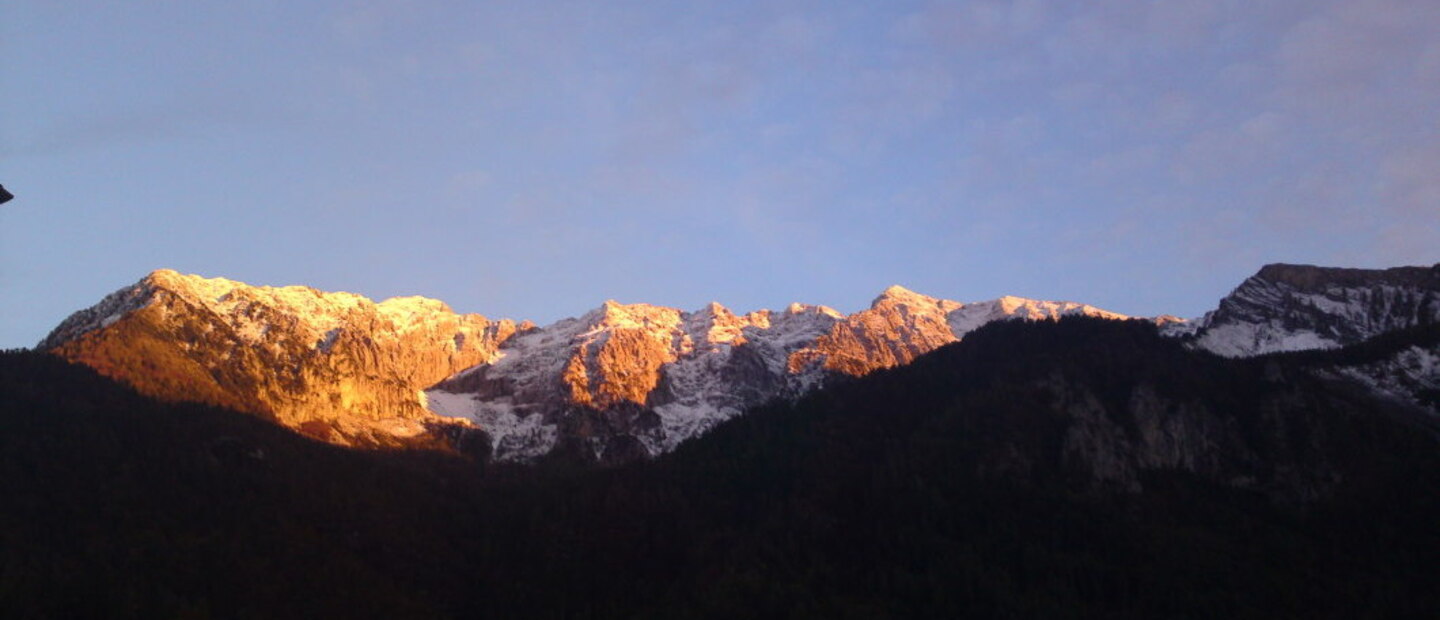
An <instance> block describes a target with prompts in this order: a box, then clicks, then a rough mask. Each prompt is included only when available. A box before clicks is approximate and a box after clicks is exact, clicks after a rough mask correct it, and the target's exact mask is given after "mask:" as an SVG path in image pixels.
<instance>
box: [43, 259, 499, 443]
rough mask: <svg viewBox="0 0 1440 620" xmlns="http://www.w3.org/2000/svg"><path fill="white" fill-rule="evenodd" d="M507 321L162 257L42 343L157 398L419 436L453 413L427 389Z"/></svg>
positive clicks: (347, 438) (369, 434) (344, 430)
mask: <svg viewBox="0 0 1440 620" xmlns="http://www.w3.org/2000/svg"><path fill="white" fill-rule="evenodd" d="M515 331H516V326H515V325H514V323H513V322H510V321H490V320H488V319H486V318H485V317H483V316H479V315H473V314H472V315H457V314H455V313H454V312H452V311H451V310H450V309H449V308H448V307H447V306H445V304H443V303H441V302H438V301H435V300H431V299H424V298H420V297H409V298H397V299H391V300H387V301H384V302H381V303H378V304H377V303H375V302H372V301H370V300H369V299H366V298H364V297H361V296H359V295H352V294H349V293H323V292H320V291H316V290H314V289H310V288H306V287H298V286H294V287H284V288H270V287H252V286H248V285H246V284H243V283H240V282H235V281H231V280H225V279H223V278H215V279H206V278H201V277H198V276H186V275H181V274H178V273H176V272H173V271H167V270H162V271H156V272H154V273H152V274H150V275H148V276H147V277H145V278H144V279H143V280H141V281H140V282H138V283H136V284H135V285H133V286H130V287H126V288H124V289H121V290H120V291H117V292H115V293H114V294H112V295H110V296H109V297H107V298H106V299H105V300H103V301H102V302H101V303H100V304H97V305H96V306H95V307H93V308H90V309H87V310H82V311H80V312H77V313H76V314H75V315H72V316H71V317H70V318H69V319H67V320H66V321H65V322H63V323H62V324H61V325H60V326H59V327H57V328H56V329H55V330H54V331H53V332H52V333H51V334H50V335H49V336H48V337H47V338H46V339H45V340H44V341H42V342H41V343H40V345H39V348H40V349H42V350H48V351H52V352H54V353H56V354H58V355H60V356H62V357H65V358H67V359H70V360H72V361H76V362H79V363H82V364H86V365H88V366H91V367H94V368H95V369H97V370H99V371H100V372H101V373H102V374H105V375H107V376H110V377H113V378H116V379H119V380H121V381H124V382H126V383H129V384H130V385H132V386H134V387H135V388H136V389H138V390H139V391H141V392H143V393H145V394H147V395H150V396H154V397H157V398H161V399H166V400H187V401H199V402H205V403H210V404H215V405H220V406H225V407H231V408H234V409H237V410H241V411H245V412H249V413H254V414H257V415H261V416H265V417H269V418H272V419H274V420H275V421H276V422H278V423H280V424H282V425H285V426H288V427H291V428H295V429H297V430H301V431H302V432H305V433H307V434H310V435H312V436H314V437H316V438H319V439H324V440H328V441H331V442H334V443H339V444H345V445H361V446H386V445H405V444H413V443H426V442H429V441H431V440H432V439H433V437H432V436H434V435H436V433H440V432H441V431H443V428H442V427H447V426H455V425H456V421H454V420H451V419H447V418H441V417H439V416H436V415H434V414H432V413H430V412H429V411H428V410H427V409H426V408H425V406H424V403H423V400H422V398H423V396H422V394H423V393H422V390H424V389H425V388H427V387H429V386H431V385H433V384H434V383H436V382H438V381H440V380H441V379H444V378H445V377H448V376H450V375H452V374H454V373H456V372H458V371H460V370H462V369H464V368H467V367H470V366H474V365H475V364H479V363H483V362H486V361H489V360H490V359H492V358H493V357H494V355H495V352H496V350H497V349H498V348H499V345H500V344H501V343H502V342H504V341H505V340H506V339H508V338H509V337H510V336H512V335H513V334H514V333H515ZM440 434H443V433H440Z"/></svg>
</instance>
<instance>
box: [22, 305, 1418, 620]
mask: <svg viewBox="0 0 1440 620" xmlns="http://www.w3.org/2000/svg"><path fill="white" fill-rule="evenodd" d="M1437 333H1440V332H1436V330H1435V327H1434V326H1430V327H1428V328H1424V329H1417V330H1411V331H1409V332H1403V333H1397V334H1392V335H1388V336H1385V337H1382V339H1376V340H1375V341H1371V342H1368V343H1362V344H1361V345H1357V346H1356V347H1351V348H1348V349H1345V350H1341V351H1335V352H1324V353H1313V354H1290V355H1271V356H1265V357H1260V358H1255V359H1249V360H1229V359H1223V358H1219V357H1215V356H1213V355H1209V354H1205V353H1197V352H1194V351H1190V350H1187V349H1185V348H1184V347H1183V346H1182V344H1181V343H1179V342H1177V341H1174V340H1169V339H1164V338H1161V337H1160V336H1158V335H1157V333H1156V330H1155V327H1154V326H1153V325H1150V324H1147V323H1143V322H1136V321H1132V322H1121V321H1104V320H1094V319H1083V318H1076V319H1065V320H1061V321H1059V322H1035V323H1026V322H1018V321H1015V322H999V323H993V324H990V325H987V326H986V327H984V328H981V329H980V330H977V331H975V332H973V333H971V334H970V335H968V336H967V337H966V338H965V340H964V341H962V342H959V343H956V344H953V345H949V346H946V347H943V348H941V349H939V350H937V351H935V352H933V353H931V354H929V355H926V356H924V357H922V358H920V359H919V360H917V361H915V362H914V363H912V364H909V365H907V366H903V367H898V368H894V369H890V370H883V371H880V372H876V373H873V374H871V375H869V376H866V377H863V378H859V379H855V380H850V381H846V382H843V383H840V384H837V385H832V386H830V387H828V388H826V389H824V390H822V391H819V392H815V393H812V394H811V395H810V396H808V397H805V398H803V399H801V400H799V401H798V402H795V403H773V404H771V405H768V406H764V407H760V408H758V409H755V410H753V411H751V412H749V413H747V414H746V415H743V416H741V417H739V418H736V419H734V420H731V421H729V422H726V423H724V424H722V425H721V426H719V427H718V428H716V429H715V430H713V431H712V432H710V433H708V434H706V435H704V436H702V437H700V438H698V439H695V440H692V441H689V442H687V443H685V444H683V445H682V446H681V447H680V448H679V449H678V450H677V451H675V452H674V453H671V454H668V455H666V456H663V457H660V458H658V459H654V460H651V461H643V462H637V463H632V464H629V465H625V466H619V467H612V468H595V467H592V466H587V465H584V464H580V463H575V462H567V461H566V460H565V459H563V458H554V459H551V460H549V461H546V462H542V463H537V464H534V465H529V466H520V465H501V464H494V463H483V462H479V461H476V460H473V459H470V458H465V457H461V456H456V455H452V454H444V453H438V452H418V451H417V452H381V451H355V450H347V449H344V448H338V447H335V446H331V445H327V444H322V443H318V442H315V441H312V440H309V439H306V438H304V437H302V436H300V435H297V434H294V433H292V432H290V431H287V430H284V429H282V428H279V427H276V426H274V425H273V424H271V423H269V422H266V421H264V420H260V419H258V418H255V417H251V416H246V415H242V414H237V413H233V412H229V411H225V410H221V409H215V408H208V407H202V406H197V405H184V404H166V403H159V402H156V401H152V400H148V399H146V398H143V397H141V396H139V395H137V394H135V393H134V392H133V391H131V390H130V389H128V388H126V387H124V386H121V385H118V384H115V383H113V382H111V381H109V380H106V379H104V378H102V377H100V376H99V375H97V374H95V373H94V372H93V371H91V370H89V369H87V368H84V367H81V366H74V365H70V364H67V363H65V362H63V361H61V360H59V359H57V358H54V357H51V356H48V355H45V354H41V353H35V352H29V351H12V352H7V353H4V354H0V616H4V617H7V618H8V617H14V618H62V617H63V618H72V617H73V618H78V617H107V618H172V617H173V618H276V617H294V618H300V617H304V618H319V617H377V618H378V617H383V618H437V617H440V618H443V617H454V618H656V619H659V618H665V619H671V618H722V617H724V618H735V617H757V618H758V617H777V618H785V617H789V618H817V617H824V618H965V617H974V618H1090V617H1096V618H1100V617H1103V618H1216V617H1232V618H1276V617H1335V618H1355V617H1415V618H1420V617H1437V616H1440V562H1436V560H1437V558H1440V529H1437V528H1436V527H1435V526H1434V524H1435V523H1437V522H1440V442H1437V439H1436V438H1437V433H1436V428H1435V424H1434V422H1433V420H1432V419H1431V418H1429V417H1427V416H1425V415H1424V414H1422V413H1421V412H1420V411H1419V410H1418V409H1414V408H1412V407H1410V406H1407V405H1404V404H1402V403H1398V402H1387V401H1382V400H1379V399H1377V398H1376V397H1374V396H1372V395H1370V394H1369V393H1362V392H1361V391H1360V390H1357V389H1355V388H1354V387H1353V386H1352V385H1350V384H1345V383H1341V382H1335V381H1331V380H1328V379H1326V378H1325V375H1324V373H1317V372H1312V369H1313V368H1316V367H1318V366H1321V365H1325V364H1334V363H1338V362H1339V361H1341V360H1352V361H1353V360H1364V359H1369V358H1370V357H1375V356H1380V355H1383V354H1384V352H1385V351H1388V350H1393V349H1394V348H1395V347H1404V346H1409V345H1410V344H1412V343H1414V342H1420V341H1424V342H1433V341H1434V339H1435V338H1436V337H1437ZM1367 356H1369V357H1367ZM1197 446H1198V447H1197Z"/></svg>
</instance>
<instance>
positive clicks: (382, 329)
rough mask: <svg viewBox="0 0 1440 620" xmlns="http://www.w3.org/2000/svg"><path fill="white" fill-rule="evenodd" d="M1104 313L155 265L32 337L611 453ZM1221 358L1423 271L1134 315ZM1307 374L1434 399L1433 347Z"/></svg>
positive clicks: (1423, 317) (206, 387)
mask: <svg viewBox="0 0 1440 620" xmlns="http://www.w3.org/2000/svg"><path fill="white" fill-rule="evenodd" d="M1073 315H1083V316H1092V317H1100V318H1106V319H1124V318H1127V317H1125V316H1123V315H1120V314H1116V313H1113V312H1108V311H1105V310H1101V309H1099V308H1095V307H1093V306H1088V305H1084V304H1079V303H1073V302H1052V301H1037V300H1031V299H1024V298H1019V297H1002V298H1000V299H995V300H991V301H983V302H975V303H962V302H958V301H952V300H946V299H940V298H935V297H929V296H926V295H922V294H919V293H916V292H914V291H910V290H908V289H905V288H903V287H899V286H895V287H891V288H889V289H886V290H885V291H884V292H882V293H881V294H880V295H879V296H878V297H876V298H875V299H874V300H873V301H872V303H871V305H870V307H869V308H867V309H865V310H861V311H859V312H855V313H853V314H850V315H848V316H847V315H844V314H842V313H840V312H837V311H835V310H833V309H831V308H827V307H824V306H813V305H804V304H792V305H791V306H789V307H788V308H786V309H784V310H779V311H772V310H759V311H755V312H749V313H745V314H738V313H736V312H733V311H731V310H730V309H728V308H726V307H724V306H722V305H720V304H718V303H712V304H709V305H707V306H705V307H703V308H700V309H698V310H695V311H690V312H687V311H682V310H680V309H677V308H667V307H662V306H654V305H649V304H622V303H618V302H615V301H607V302H605V303H604V304H602V305H601V306H600V307H598V308H595V309H594V310H592V311H590V312H588V313H585V314H583V315H581V316H578V317H575V318H570V319H564V320H561V321H557V322H556V323H554V324H552V325H548V326H545V327H536V326H534V325H533V324H530V323H528V322H525V323H518V324H517V323H516V322H514V321H511V320H490V319H487V318H485V317H483V316H480V315H474V314H466V315H462V314H456V313H454V312H453V311H452V310H450V308H449V307H448V306H445V304H443V303H441V302H439V301H436V300H432V299H425V298H420V297H407V298H397V299H391V300H386V301H382V302H379V303H376V302H372V301H370V300H368V299H365V298H364V297H361V296H358V295H353V294H349V293H325V292H321V291H317V290H314V289H310V288H307V287H282V288H271V287H254V286H249V285H246V284H243V283H240V282H235V281H231V280H226V279H223V278H213V279H207V278H202V277H199V276H185V275H181V274H179V273H176V272H174V271H168V270H161V271H157V272H154V273H152V274H150V275H148V276H147V277H146V278H144V279H142V280H141V281H140V282H138V283H137V284H135V285H133V286H130V287H126V288H124V289H121V290H120V291H117V292H115V293H114V294H112V295H110V296H108V297H106V298H105V299H103V300H102V301H101V302H100V303H98V304H96V305H95V306H94V307H91V308H89V309H86V310H82V311H80V312H77V313H75V314H74V315H72V316H71V317H70V318H68V319H66V320H65V321H64V322H63V323H61V324H60V325H59V326H58V327H57V328H56V329H55V330H54V331H53V332H52V333H51V334H50V335H49V336H48V337H47V338H46V339H45V340H44V341H42V342H41V343H40V345H39V347H38V348H39V349H41V350H46V351H52V352H54V353H57V354H59V355H61V356H63V357H65V358H67V359H71V360H73V361H77V362H80V363H84V364H86V365H89V366H92V367H94V368H96V369H97V370H99V371H100V372H102V373H103V374H106V375H108V376H111V377H113V378H117V379H121V380H123V381H125V382H127V383H130V384H131V385H134V386H136V387H137V388H139V389H140V391H142V392H144V393H146V394H148V395H151V396H156V397H160V398H162V399H167V400H191V401H200V402H205V403H210V404H217V405H222V406H226V407H231V408H235V409H238V410H241V411H246V412H249V413H252V414H256V415H260V416H263V417H267V418H271V419H273V420H275V421H276V422H278V423H280V424H282V425H285V426H288V427H291V428H294V429H297V430H300V431H301V432H304V433H306V434H309V435H311V436H313V437H316V438H320V439H324V440H327V441H331V442H334V443H339V444H344V445H358V446H389V445H417V444H418V445H449V446H452V447H455V446H463V447H464V449H466V450H467V451H479V452H484V453H488V454H490V455H492V456H493V457H495V458H498V459H502V460H518V461H526V460H533V459H535V458H539V457H542V456H546V455H550V454H555V453H565V454H570V455H573V456H578V457H580V458H582V459H586V460H600V461H611V462H613V461H624V460H630V459H634V458H640V457H645V456H653V455H656V454H660V453H663V452H666V451H669V450H671V449H674V448H675V447H676V446H677V445H678V444H679V443H680V442H682V441H684V440H685V439H688V438H691V437H695V436H697V435H699V434H701V433H704V432H705V431H707V430H708V429H710V428H712V427H714V426H715V425H716V424H718V423H720V422H722V421H724V420H726V419H729V418H731V417H733V416H735V415H738V414H739V413H741V412H742V411H745V410H746V409H748V408H751V407H754V406H756V405H759V404H762V403H764V402H767V401H769V400H772V399H782V400H790V399H794V398H796V397H798V396H800V395H803V394H805V393H808V392H809V391H811V390H813V389H815V388H817V387H819V386H822V385H824V384H826V383H828V382H831V381H833V380H834V379H836V378H839V377H850V376H859V375H864V374H867V373H869V372H872V371H875V370H877V369H881V368H887V367H893V366H897V365H902V364H908V363H909V362H911V361H912V360H914V359H915V358H917V357H918V356H920V355H923V354H925V353H928V352H930V351H933V350H935V349H937V348H939V347H941V346H944V345H946V344H949V343H951V342H955V341H957V340H959V339H962V338H964V337H965V335H966V334H968V333H969V332H971V331H973V330H975V329H977V328H979V327H981V326H983V325H986V324H989V323H992V322H994V321H1000V320H1010V319H1054V318H1058V317H1062V316H1073ZM1151 320H1152V321H1153V322H1155V323H1156V324H1158V325H1160V327H1161V331H1162V333H1166V334H1168V335H1172V336H1176V337H1179V338H1182V339H1183V340H1185V341H1186V342H1187V345H1188V346H1190V347H1192V348H1197V349H1202V350H1206V351H1210V352H1212V353H1217V354H1220V355H1223V356H1227V357H1249V356H1254V355H1260V354H1265V353H1272V352H1283V351H1293V350H1301V349H1326V348H1334V347H1338V346H1342V345H1347V344H1353V343H1356V342H1361V341H1364V340H1367V339H1369V338H1373V337H1375V336H1377V335H1380V334H1385V333H1389V332H1393V331H1394V330H1400V329H1406V328H1413V327H1416V326H1425V325H1431V324H1440V266H1436V267H1402V268H1396V269H1387V270H1356V269H1333V268H1322V267H1311V266H1303V265H1267V266H1266V267H1264V268H1263V269H1261V270H1260V271H1259V272H1258V273H1257V274H1256V275H1255V276H1253V277H1251V278H1249V279H1247V280H1246V281H1245V282H1244V283H1242V284H1241V285H1240V286H1239V287H1237V288H1236V289H1235V291H1234V292H1232V293H1231V294H1230V295H1228V296H1227V297H1225V298H1224V299H1223V300H1222V301H1221V303H1220V305H1219V307H1218V308H1217V309H1216V310H1215V311H1213V312H1211V313H1209V314H1207V315H1206V316H1205V317H1204V318H1203V319H1201V320H1198V321H1195V322H1185V321H1180V320H1178V319H1174V318H1173V317H1159V318H1156V319H1151ZM1386 355H1388V356H1389V357H1384V358H1377V359H1373V360H1368V361H1367V362H1366V363H1365V364H1353V365H1350V366H1345V367H1343V368H1342V367H1337V368H1334V369H1331V370H1329V371H1326V372H1327V373H1328V376H1330V377H1332V378H1338V379H1341V380H1347V381H1351V382H1355V383H1359V384H1361V385H1363V386H1365V388H1366V389H1369V390H1372V391H1377V392H1381V393H1385V394H1389V395H1391V396H1394V397H1396V398H1398V399H1400V400H1404V401H1408V402H1410V403H1412V404H1417V405H1420V406H1429V407H1430V408H1431V409H1434V410H1435V411H1433V413H1435V414H1436V415H1440V405H1426V403H1429V402H1430V401H1432V400H1435V398H1434V392H1435V389H1436V388H1437V387H1440V348H1437V347H1436V346H1435V345H1434V344H1433V343H1431V344H1428V345H1424V344H1422V345H1416V346H1413V347H1408V348H1399V349H1396V350H1394V351H1392V352H1390V353H1387V354H1386Z"/></svg>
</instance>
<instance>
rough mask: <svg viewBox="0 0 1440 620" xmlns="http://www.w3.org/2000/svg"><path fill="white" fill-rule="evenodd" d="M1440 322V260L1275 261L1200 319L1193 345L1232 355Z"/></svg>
mask: <svg viewBox="0 0 1440 620" xmlns="http://www.w3.org/2000/svg"><path fill="white" fill-rule="evenodd" d="M1437 322H1440V265H1437V266H1431V267H1395V268H1392V269H1339V268H1332V267H1315V266H1312V265H1285V264H1272V265H1266V266H1265V267H1263V268H1261V269H1260V271H1259V272H1257V273H1256V274H1255V275H1253V276H1251V277H1250V278H1248V279H1246V280H1245V281H1244V282H1243V283H1241V284H1240V286H1238V287H1236V288H1235V290H1234V291H1233V292H1231V293H1230V294H1229V295H1227V296H1226V297H1225V298H1224V299H1222V300H1221V301H1220V306H1219V307H1218V308H1217V309H1215V310H1214V311H1212V312H1210V313H1209V314H1206V315H1205V317H1204V318H1203V319H1201V320H1200V322H1199V323H1200V325H1199V327H1198V330H1197V332H1196V334H1197V335H1196V339H1195V341H1194V346H1196V347H1199V348H1202V349H1205V350H1208V351H1210V352H1212V353H1216V354H1219V355H1225V356H1229V357H1243V356H1250V355H1260V354H1264V353H1273V352H1279V351H1298V350H1304V349H1328V348H1335V347H1340V346H1344V345H1347V344H1352V343H1356V342H1360V341H1362V340H1365V339H1368V338H1372V337H1374V336H1377V335H1379V334H1382V333H1384V332H1387V331H1394V330H1397V329H1405V328H1408V327H1413V326H1416V325H1421V324H1428V323H1437Z"/></svg>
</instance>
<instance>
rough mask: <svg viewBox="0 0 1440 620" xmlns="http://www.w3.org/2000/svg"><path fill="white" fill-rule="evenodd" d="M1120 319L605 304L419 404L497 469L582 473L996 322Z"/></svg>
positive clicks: (1046, 311)
mask: <svg viewBox="0 0 1440 620" xmlns="http://www.w3.org/2000/svg"><path fill="white" fill-rule="evenodd" d="M1077 314H1082V315H1087V316H1097V317H1102V318H1124V317H1122V316H1121V315H1119V314H1115V313H1113V312H1106V311H1104V310H1100V309H1098V308H1095V307H1092V306H1087V305H1083V304H1077V303H1068V302H1048V301H1035V300H1029V299H1021V298H1018V297H1005V298H1002V299H998V300H994V301H988V302H979V303H973V304H965V303H960V302H956V301H949V300H943V299H936V298H934V297H928V296H925V295H921V294H918V293H915V292H913V291H910V290H907V289H905V288H902V287H899V286H894V287H891V288H889V289H886V290H885V291H884V292H883V293H882V294H881V295H880V296H879V297H877V298H876V299H875V300H874V302H873V303H872V304H871V306H870V308H869V309H867V310H863V311H860V312H856V313H854V314H852V315H850V316H844V315H842V314H840V313H839V312H836V311H835V310H832V309H830V308H826V307H824V306H808V305H803V304H792V305H791V306H790V307H788V308H786V309H785V310H784V311H780V312H775V311H770V310H761V311H757V312H752V313H749V314H744V315H737V314H735V313H733V312H731V311H730V310H728V309H726V308H725V307H724V306H721V305H719V304H713V303H712V304H710V305H709V306H706V307H705V308H702V309H700V310H698V311H695V312H682V311H680V310H678V309H674V308H661V307H656V306H650V305H645V304H636V305H624V304H618V303H615V302H606V303H605V305H603V306H601V307H600V308H597V309H595V310H593V311H591V312H589V313H587V314H585V315H583V316H581V317H579V318H577V319H567V320H565V321H561V322H559V323H556V324H555V325H551V326H549V327H545V328H541V329H537V330H534V331H532V332H529V333H526V334H523V335H521V336H518V337H516V338H515V339H514V340H512V341H510V342H507V343H505V344H504V345H502V346H501V349H500V352H499V355H500V359H499V360H497V361H496V362H494V363H491V364H483V365H480V366H477V367H476V368H473V369H470V370H467V371H465V372H463V373H461V374H460V375H458V376H456V377H454V378H452V379H449V380H447V381H444V382H442V383H440V384H439V385H437V386H436V387H435V389H432V390H430V391H429V392H427V396H428V399H429V402H430V404H431V407H432V409H434V410H435V411H437V412H440V413H443V414H445V415H454V416H463V417H467V418H470V419H473V420H475V421H476V422H477V423H478V424H479V425H480V426H481V427H482V428H484V429H486V431H487V432H489V433H490V434H491V436H492V438H493V440H494V442H495V444H494V449H495V454H496V456H497V457H498V458H502V459H518V460H527V459H533V458H535V457H538V456H541V455H544V454H549V453H551V452H552V451H554V450H556V449H557V447H558V448H560V449H562V450H568V451H578V453H579V454H578V455H579V456H581V457H582V458H586V459H597V460H601V461H616V460H627V459H629V458H634V457H635V456H638V455H652V456H653V455H656V454H659V453H662V452H665V451H668V450H671V449H673V448H674V447H675V446H676V445H678V444H679V443H680V442H681V441H684V440H686V439H689V438H691V437H695V436H697V435H699V434H700V433H703V432H705V431H706V430H708V429H709V428H711V427H713V426H714V425H715V424H717V423H719V422H721V421H723V420H726V419H728V418H731V417H733V416H735V415H738V414H739V413H740V412H742V411H744V410H745V409H747V408H749V407H752V406H755V405H758V404H761V403H764V402H766V401H768V400H771V399H776V398H779V399H783V400H788V399H793V398H795V397H797V396H799V395H802V394H804V393H806V392H808V391H809V390H812V389H814V388H816V387H817V386H820V385H823V384H825V383H826V382H828V381H830V380H832V379H833V378H835V377H840V376H860V375H864V374H866V373H869V372H872V371H875V370H878V369H881V368H888V367H892V366H897V365H900V364H906V363H909V362H910V361H911V360H914V359H915V358H916V357H917V356H919V355H922V354H924V353H928V352H930V351H933V350H935V349H936V348H939V347H940V346H943V345H945V344H948V343H951V342H955V341H956V340H958V339H960V338H962V337H963V336H964V335H965V334H966V333H969V332H970V331H972V330H974V329H975V328H977V327H979V326H981V325H984V324H986V323H989V322H991V321H996V320H1005V319H1017V318H1027V319H1040V318H1056V317H1060V316H1069V315H1077Z"/></svg>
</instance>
